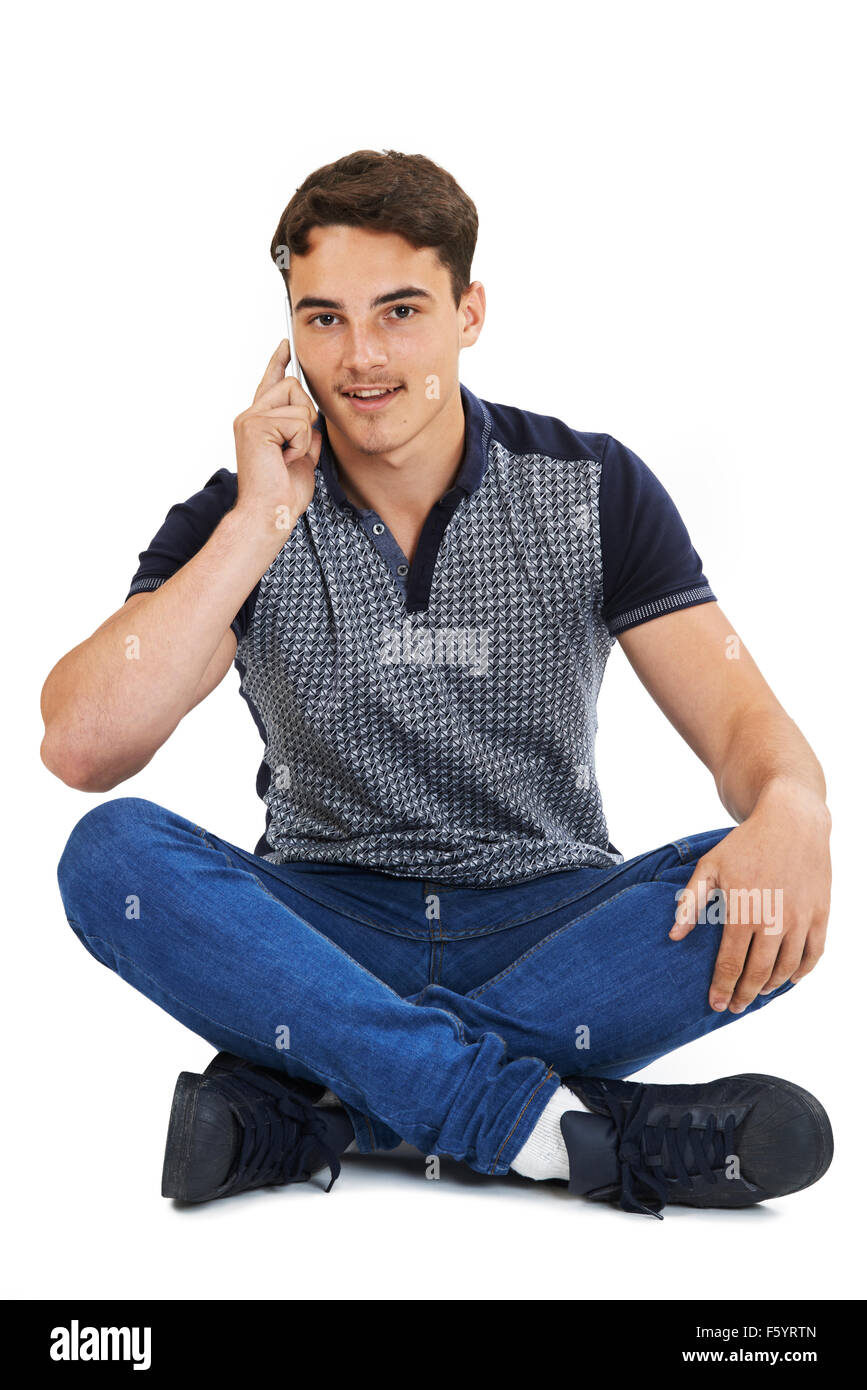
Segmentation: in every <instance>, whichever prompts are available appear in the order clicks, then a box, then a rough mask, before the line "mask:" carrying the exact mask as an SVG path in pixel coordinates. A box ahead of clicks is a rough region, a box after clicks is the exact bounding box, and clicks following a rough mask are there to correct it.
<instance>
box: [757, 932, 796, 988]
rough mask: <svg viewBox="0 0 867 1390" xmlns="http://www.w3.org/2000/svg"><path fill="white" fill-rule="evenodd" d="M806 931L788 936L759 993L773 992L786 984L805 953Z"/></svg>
mask: <svg viewBox="0 0 867 1390" xmlns="http://www.w3.org/2000/svg"><path fill="white" fill-rule="evenodd" d="M805 940H806V935H805V933H803V932H802V933H800V934H799V935H798V936H787V937H786V939H785V941H784V942H783V945H782V947H781V948H780V954H779V955H778V956H777V959H776V961H775V962H774V968H773V970H772V971H771V974H770V976H769V978H768V979H767V980H766V981H765V983H764V984H763V985H762V988H761V989H760V990H759V994H773V992H774V990H775V989H779V988H780V985H784V984H785V983H786V981H787V980H788V979H789V978H790V976H791V975H792V973H793V971H795V970H797V968H798V966H799V965H800V963H801V959H802V957H803V954H804V944H805Z"/></svg>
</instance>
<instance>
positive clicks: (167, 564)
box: [127, 468, 258, 641]
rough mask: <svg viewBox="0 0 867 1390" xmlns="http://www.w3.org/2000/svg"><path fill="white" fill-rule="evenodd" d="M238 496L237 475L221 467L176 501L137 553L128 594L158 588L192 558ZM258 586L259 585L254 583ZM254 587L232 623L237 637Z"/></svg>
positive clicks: (243, 628) (250, 607)
mask: <svg viewBox="0 0 867 1390" xmlns="http://www.w3.org/2000/svg"><path fill="white" fill-rule="evenodd" d="M237 496H238V479H237V475H236V474H234V473H230V472H229V470H228V469H227V468H221V469H219V470H218V472H216V473H215V474H214V475H213V477H211V478H209V479H208V481H207V482H206V483H205V486H204V487H203V488H202V490H201V491H200V492H197V493H195V494H194V495H193V496H192V497H188V498H187V500H186V502H176V503H175V505H174V506H173V507H172V508H171V510H170V511H169V513H168V515H167V516H166V519H165V521H164V522H163V524H162V526H161V527H160V529H159V530H158V531H157V533H156V535H155V536H154V538H153V540H152V541H151V543H150V545H149V546H148V547H147V549H146V550H143V551H142V552H141V554H140V555H139V557H138V558H139V566H138V569H137V570H136V572H135V574H134V575H133V578H132V582H131V584H130V587H129V593H128V594H127V598H128V599H129V598H132V596H133V594H141V593H147V592H148V591H150V590H151V589H158V588H159V587H160V585H161V584H165V582H166V580H167V579H171V577H172V575H173V574H176V573H177V571H178V570H179V569H182V568H183V566H184V565H185V564H186V563H187V561H188V560H191V559H192V558H193V556H194V555H196V554H197V553H198V551H200V550H201V548H202V546H203V545H204V544H205V542H206V541H208V540H209V539H210V537H211V535H212V534H213V532H214V530H215V529H216V527H217V526H218V525H219V523H220V522H221V521H222V519H223V517H224V516H225V515H226V513H227V512H229V511H231V509H232V507H233V506H234V505H235V502H236V500H237ZM257 587H258V586H257ZM255 598H256V590H254V591H253V593H252V594H250V596H249V597H248V598H247V600H246V602H245V603H244V606H243V607H242V608H241V610H240V612H239V613H238V614H237V615H236V617H235V620H234V622H233V623H232V631H233V632H234V633H235V636H236V637H237V638H238V640H239V641H240V639H241V638H242V637H243V635H244V633H245V632H246V630H247V626H248V624H249V620H250V616H251V614H252V611H253V604H254V603H255Z"/></svg>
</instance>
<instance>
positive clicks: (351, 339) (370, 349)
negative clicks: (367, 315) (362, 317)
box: [343, 324, 388, 376]
mask: <svg viewBox="0 0 867 1390" xmlns="http://www.w3.org/2000/svg"><path fill="white" fill-rule="evenodd" d="M345 343H346V346H345V351H344V354H343V367H344V369H345V370H346V371H348V372H350V373H352V374H353V375H354V376H361V375H362V374H363V373H364V372H369V371H371V369H372V368H375V367H384V366H385V364H386V362H387V361H388V354H387V353H386V352H385V350H384V347H383V345H382V344H381V342H380V341H379V339H378V337H377V335H376V333H375V332H372V331H371V329H369V328H367V327H365V326H364V325H362V324H356V325H355V327H354V328H351V329H350V332H349V335H348V336H347V338H346V340H345Z"/></svg>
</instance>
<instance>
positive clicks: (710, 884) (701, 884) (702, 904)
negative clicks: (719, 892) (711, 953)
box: [668, 859, 718, 941]
mask: <svg viewBox="0 0 867 1390" xmlns="http://www.w3.org/2000/svg"><path fill="white" fill-rule="evenodd" d="M716 887H718V880H717V873H716V870H715V868H714V866H713V864H711V863H710V862H709V861H708V860H706V859H700V860H699V861H698V863H697V864H696V866H695V868H694V869H693V872H692V877H691V878H690V880H689V882H688V883H687V885H686V887H685V888H680V889H679V890H678V892H677V899H678V907H677V912H676V914H675V919H674V926H673V927H672V929H671V931H670V932H669V933H668V935H669V937H670V938H671V940H672V941H682V940H683V938H684V937H685V936H689V933H690V932H691V931H692V929H693V927H695V926H697V925H698V920H699V917H700V915H701V914H702V913H703V911H704V909H705V908H706V906H707V900H708V897H709V895H710V894H711V893H712V892H713V890H714V889H715V888H716Z"/></svg>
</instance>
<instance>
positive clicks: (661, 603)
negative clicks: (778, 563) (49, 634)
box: [128, 384, 715, 887]
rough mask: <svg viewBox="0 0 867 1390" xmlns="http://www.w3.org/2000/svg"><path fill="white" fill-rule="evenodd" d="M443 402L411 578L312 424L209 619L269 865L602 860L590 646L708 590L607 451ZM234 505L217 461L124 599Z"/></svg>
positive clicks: (457, 881)
mask: <svg viewBox="0 0 867 1390" xmlns="http://www.w3.org/2000/svg"><path fill="white" fill-rule="evenodd" d="M460 393H461V402H462V406H463V411H464V419H465V431H464V450H463V455H462V459H461V462H460V465H459V467H458V471H457V474H456V477H455V479H454V482H453V484H452V486H451V487H450V488H449V489H448V491H447V492H446V493H445V494H444V495H443V496H442V497H441V498H440V499H439V500H438V501H437V502H436V503H435V504H434V506H433V507H432V509H431V511H430V513H429V515H428V516H427V518H426V520H425V523H424V526H423V529H422V532H421V536H420V539H419V542H418V546H417V549H416V552H415V555H414V557H413V561H412V564H409V562H408V561H407V559H406V556H405V555H404V554H403V552H402V550H401V548H400V545H399V544H398V542H397V541H396V539H395V538H394V536H393V535H392V534H391V532H390V531H389V529H388V526H387V525H386V524H385V522H384V521H383V520H382V519H381V517H379V516H378V515H377V513H376V512H375V511H374V510H373V509H371V508H359V507H356V506H355V505H354V504H353V503H351V502H350V501H349V500H348V498H347V497H346V494H345V492H344V490H343V488H342V487H341V484H340V480H339V476H338V470H337V466H336V463H335V459H334V456H333V454H332V451H331V448H330V444H329V441H328V430H327V423H326V421H325V419H324V416H323V415H322V412H321V411H320V413H319V418H318V421H317V425H318V428H319V429H320V430H321V432H322V451H321V455H320V460H319V466H318V467H317V470H316V475H315V484H314V491H313V498H312V500H311V502H310V505H309V506H308V508H307V510H306V511H305V512H304V513H303V515H302V516H301V517H300V518H299V520H298V522H297V524H296V526H295V528H294V530H293V531H292V532H291V533H290V535H289V537H288V539H287V540H286V543H285V544H284V546H283V548H282V550H281V551H280V553H279V554H278V556H277V558H276V559H275V560H274V562H273V564H272V565H271V566H270V567H269V569H268V570H267V571H266V572H265V574H264V575H263V576H262V578H261V580H260V581H259V583H258V584H257V585H256V587H255V589H254V590H253V591H252V593H251V594H250V595H249V596H248V597H247V599H246V601H245V603H244V604H243V606H242V607H241V609H240V610H239V612H238V614H237V616H236V617H235V620H234V622H233V623H232V628H233V631H234V632H235V635H236V637H237V641H238V645H237V650H236V654H235V667H236V669H237V671H238V674H239V677H240V693H241V695H242V696H243V698H244V699H245V701H246V703H247V705H248V707H249V709H250V712H251V713H252V716H253V718H254V720H255V721H256V725H257V727H258V729H259V732H260V734H261V736H262V739H263V743H264V753H263V759H262V763H261V766H260V769H259V775H258V778H257V783H256V786H257V791H258V794H259V795H260V797H261V798H262V799H263V801H264V803H265V807H266V827H265V833H264V835H263V836H262V838H261V839H260V841H259V843H258V844H257V845H256V853H258V854H260V855H262V856H263V857H264V858H265V859H268V860H269V861H271V862H272V863H276V864H283V863H287V862H290V861H293V860H307V861H316V862H322V863H334V864H348V865H355V866H358V867H365V868H370V869H375V870H379V871H381V872H384V873H388V874H392V875H396V876H398V877H413V878H421V879H427V880H431V881H436V882H440V883H443V884H454V885H461V884H465V885H473V886H477V887H483V886H488V885H489V886H498V885H505V884H509V883H517V882H522V881H525V880H527V879H532V878H537V877H539V876H541V875H543V874H548V873H553V872H557V871H560V870H565V869H574V868H580V867H585V866H590V867H606V866H609V865H614V864H618V863H621V862H622V861H623V855H622V854H621V853H620V851H619V850H618V849H617V848H616V847H615V846H614V845H613V844H612V843H611V841H610V839H609V836H608V827H607V823H606V819H605V815H604V812H603V807H602V798H601V794H600V790H599V787H598V784H597V780H596V770H595V759H594V748H595V738H596V731H597V713H596V705H597V698H598V694H599V688H600V685H601V682H602V676H603V673H604V670H605V665H606V661H607V659H608V655H609V652H610V650H611V647H612V646H613V645H614V641H615V639H616V638H617V636H619V635H620V634H621V633H623V632H625V631H626V630H627V629H628V628H631V627H635V626H636V625H637V624H639V623H644V622H647V621H649V620H651V619H653V618H656V617H659V616H660V615H662V614H664V613H671V612H675V611H676V610H678V609H682V608H687V607H691V606H692V605H695V604H700V603H707V602H711V601H713V600H714V599H715V595H714V594H713V593H712V592H711V589H710V586H709V584H708V581H707V579H706V578H705V575H704V573H703V572H702V562H701V558H700V556H699V555H698V554H697V552H696V550H695V549H694V548H693V545H692V543H691V541H690V537H689V535H688V533H687V529H686V527H685V525H684V522H683V520H682V519H681V517H680V514H679V513H678V511H677V509H676V507H675V504H674V502H673V501H672V499H671V497H670V496H669V494H668V493H667V492H666V490H665V488H664V487H663V486H662V484H661V483H660V481H659V480H658V479H657V478H656V477H655V475H654V474H653V473H652V472H651V470H650V469H649V468H648V466H647V465H646V464H645V463H644V462H643V460H642V459H640V458H639V457H638V455H637V454H635V453H633V451H632V450H631V449H629V448H627V447H626V446H625V445H624V444H622V443H620V441H619V440H617V439H615V438H613V437H612V436H611V435H607V434H596V433H586V432H579V431H577V430H575V429H572V428H571V427H570V426H569V425H567V424H565V423H564V422H563V421H562V420H559V419H557V418H555V417H552V416H547V415H541V414H537V413H535V412H533V411H527V410H521V409H518V408H517V407H515V406H507V405H498V404H495V403H493V402H490V401H485V400H481V399H480V398H479V397H477V396H476V395H474V394H473V392H471V391H470V390H469V389H468V388H467V387H466V386H464V385H463V384H461V386H460ZM236 499H237V475H236V474H235V473H232V472H230V471H229V470H228V469H225V468H221V469H219V470H218V471H217V472H216V473H214V474H213V476H212V477H211V478H209V479H208V481H207V482H206V484H205V486H204V487H203V488H202V489H201V491H200V492H197V493H196V494H195V495H194V496H192V497H190V498H188V499H187V501H185V502H181V503H178V504H177V505H175V506H174V507H172V508H171V510H170V511H169V513H168V515H167V517H166V519H165V522H164V524H163V525H162V527H161V528H160V530H159V531H158V532H157V534H156V536H154V538H153V540H152V541H151V543H150V545H149V546H148V547H147V549H146V550H144V551H142V552H141V554H140V556H139V561H140V563H139V567H138V570H137V571H136V573H135V576H134V578H133V580H132V583H131V585H130V589H129V594H128V597H130V596H131V595H132V594H136V593H142V592H146V591H148V590H152V589H155V588H158V587H159V585H161V584H163V583H165V581H166V579H168V578H170V577H171V575H173V574H174V573H175V572H176V571H177V570H178V569H179V568H180V567H181V566H182V565H184V564H185V563H186V562H187V561H188V560H189V559H191V558H192V556H193V555H195V554H196V552H197V551H198V550H199V549H200V548H201V547H202V546H203V545H204V544H205V542H206V541H207V540H208V538H209V536H210V535H211V533H212V532H213V530H214V528H215V527H216V526H217V524H218V523H219V521H220V520H221V518H222V517H223V516H224V515H225V514H226V512H227V511H228V510H229V509H230V508H231V507H232V506H233V505H234V503H235V501H236Z"/></svg>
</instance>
